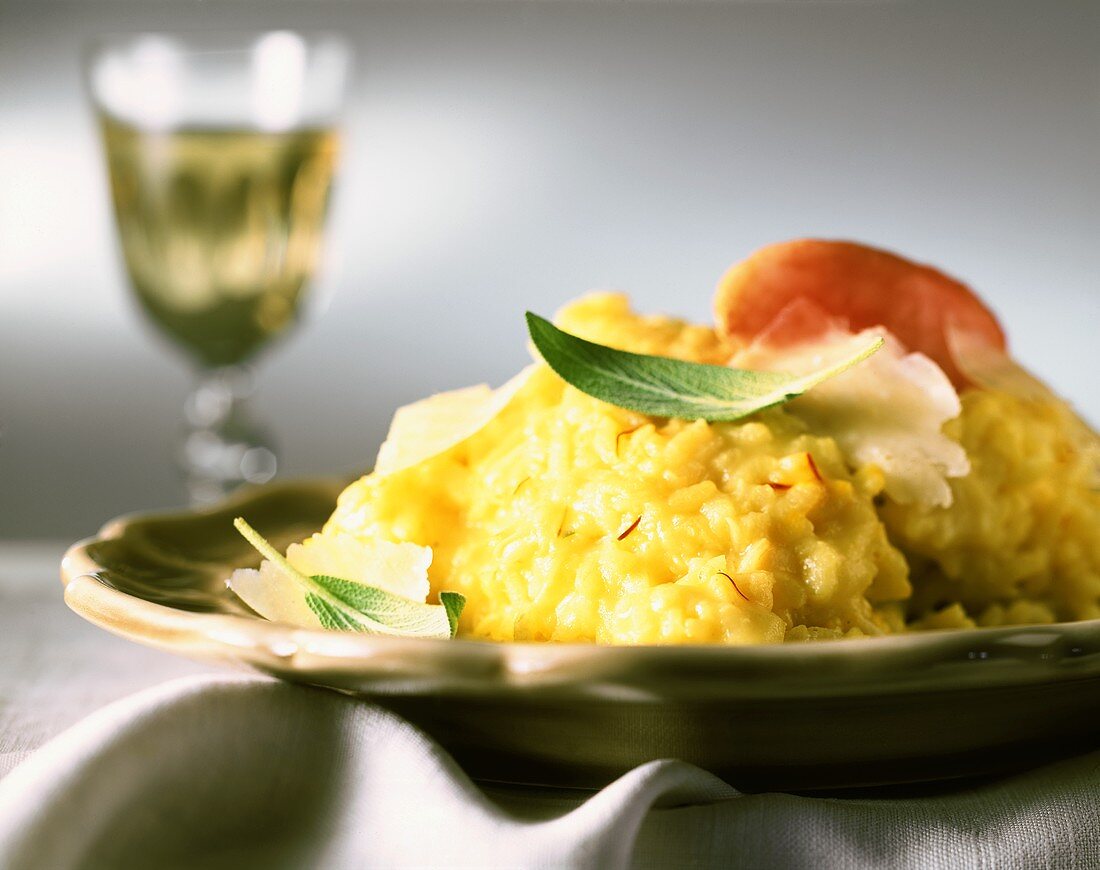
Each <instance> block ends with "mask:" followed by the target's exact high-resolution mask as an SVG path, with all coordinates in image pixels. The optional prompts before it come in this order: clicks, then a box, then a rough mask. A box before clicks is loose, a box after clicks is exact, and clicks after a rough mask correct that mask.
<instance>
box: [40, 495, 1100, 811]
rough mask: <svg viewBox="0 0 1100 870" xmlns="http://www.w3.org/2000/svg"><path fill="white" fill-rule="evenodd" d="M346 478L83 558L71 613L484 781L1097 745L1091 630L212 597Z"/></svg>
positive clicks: (889, 768) (139, 525) (69, 569)
mask: <svg viewBox="0 0 1100 870" xmlns="http://www.w3.org/2000/svg"><path fill="white" fill-rule="evenodd" d="M344 483H345V481H342V480H307V481H300V482H289V483H275V484H269V485H267V486H263V487H258V488H255V489H251V490H248V491H245V492H243V493H241V494H239V495H237V496H235V497H234V498H233V499H231V500H230V501H228V502H226V503H224V504H222V505H219V506H217V507H215V508H213V509H211V510H206V511H197V512H181V513H172V514H157V515H147V516H134V517H128V518H123V519H120V520H116V521H114V522H112V523H109V524H108V525H107V526H106V527H105V528H104V529H103V531H102V532H101V533H100V534H99V536H98V537H96V538H93V539H90V540H87V541H83V542H81V543H79V544H76V545H75V546H74V547H72V549H70V550H69V552H68V554H67V555H66V556H65V560H64V562H63V564H62V577H63V580H64V582H65V584H66V589H65V600H66V602H68V604H69V606H70V607H72V609H73V610H75V611H76V612H77V613H79V614H80V615H81V616H83V617H85V618H86V619H88V620H90V621H92V622H94V623H95V624H97V625H100V626H102V627H104V628H106V629H108V630H109V631H112V632H114V633H116V634H119V635H122V636H123V637H127V638H130V639H131V640H135V641H138V642H139V643H144V644H148V645H150V646H155V647H159V648H161V649H165V650H169V651H172V652H176V653H180V654H182V655H186V656H189V657H192V658H198V659H206V660H214V661H221V662H228V663H232V664H236V665H240V666H244V667H248V668H253V669H255V670H257V671H262V672H263V673H266V674H273V675H275V676H278V677H282V678H285V679H288V680H294V681H298V682H303V683H310V684H315V685H319V686H327V687H331V688H333V689H339V690H341V691H346V692H352V693H356V694H362V695H365V696H368V697H370V698H372V699H373V700H375V701H377V702H379V703H382V704H385V705H386V706H388V707H390V708H392V709H394V710H396V711H398V712H399V713H401V714H403V715H404V716H406V717H407V718H409V719H410V720H412V721H413V722H415V723H416V724H418V725H420V726H421V727H422V728H424V729H425V730H426V731H427V732H428V733H430V734H431V735H433V736H434V737H435V738H436V739H438V740H439V741H440V742H441V743H443V745H444V746H446V747H447V748H448V749H449V750H450V751H451V752H452V753H453V754H454V755H455V756H456V757H457V758H458V760H459V761H460V762H461V763H462V764H463V765H464V766H465V767H466V769H467V770H468V771H470V772H471V774H472V775H474V776H475V777H478V778H482V779H491V780H503V781H509V782H524V783H543V784H555V785H563V786H573V787H596V786H599V785H602V784H604V783H606V782H607V781H609V780H610V779H612V778H613V777H615V776H616V775H618V774H620V773H622V772H623V771H625V770H627V769H629V768H631V767H633V766H634V765H636V764H639V763H641V762H644V761H648V760H650V759H653V758H664V757H675V758H682V759H685V760H687V761H690V762H693V763H695V764H698V765H700V766H701V767H704V768H707V769H710V770H712V771H714V772H715V773H717V774H719V775H720V776H722V777H724V778H726V779H727V780H728V781H729V782H731V783H733V784H734V785H737V786H739V787H742V788H746V789H760V788H769V789H777V788H783V789H819V788H848V787H856V786H865V785H881V784H890V783H903V782H916V781H928V780H939V779H948V778H953V777H962V776H973V775H980V774H987V773H993V772H1000V771H1004V770H1006V769H1009V768H1017V767H1021V766H1026V765H1027V764H1029V763H1035V762H1037V761H1039V760H1044V759H1046V758H1048V757H1051V756H1052V755H1054V754H1058V753H1064V752H1069V751H1071V750H1074V749H1078V748H1084V746H1086V745H1092V743H1093V741H1094V740H1096V741H1098V742H1100V736H1098V734H1097V731H1098V729H1097V727H1096V724H1095V723H1096V722H1097V717H1098V715H1100V621H1091V622H1079V623H1072V624H1062V625H1054V626H1035V627H1025V628H1000V629H982V630H972V631H944V632H929V633H923V634H914V635H907V636H899V637H886V638H876V639H871V640H845V641H826V642H818V643H806V644H792V645H784V646H760V647H709V646H697V647H654V646H644V647H601V646H596V645H587V644H585V645H582V644H557V645H549V644H527V643H516V644H494V643H484V642H478V641H468V640H453V641H436V640H420V639H409V640H405V639H394V638H384V637H368V636H365V635H359V634H352V633H343V632H323V631H309V630H304V629H298V628H293V627H291V626H287V625H281V624H278V623H271V622H267V621H265V620H263V619H260V618H259V617H257V616H255V615H254V614H252V613H251V612H250V611H249V610H248V609H247V608H245V607H243V606H242V605H241V604H240V603H239V602H237V601H236V600H235V599H234V597H233V596H232V595H231V594H230V593H228V592H227V590H226V588H225V582H224V581H225V578H226V577H227V576H228V575H229V573H230V571H232V569H234V568H237V567H242V566H249V565H255V563H256V555H255V553H254V552H253V551H252V550H251V548H250V547H249V546H248V545H247V544H246V543H245V542H244V541H243V539H241V537H240V536H239V535H238V534H237V533H236V531H234V529H233V526H232V523H231V521H232V518H233V517H234V516H236V515H243V516H245V517H246V518H247V519H248V520H249V522H250V523H252V524H253V525H254V526H255V527H256V528H257V529H258V530H259V531H260V532H261V533H262V534H263V535H265V536H266V537H267V538H269V539H270V540H271V541H272V542H273V543H275V544H276V545H279V546H280V547H282V546H285V545H287V544H289V543H290V542H292V541H294V540H299V539H301V538H303V537H305V536H306V535H307V534H309V533H310V532H312V531H314V530H316V529H317V528H319V527H320V525H321V524H322V523H323V522H324V520H325V519H327V517H328V515H329V513H330V512H331V511H332V508H333V505H334V502H335V499H336V495H337V493H338V492H339V491H340V489H341V488H342V487H343V485H344Z"/></svg>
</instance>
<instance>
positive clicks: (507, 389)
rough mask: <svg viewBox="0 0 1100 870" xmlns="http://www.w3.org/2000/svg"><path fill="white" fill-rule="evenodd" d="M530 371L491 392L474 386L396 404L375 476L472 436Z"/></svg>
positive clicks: (501, 407)
mask: <svg viewBox="0 0 1100 870" xmlns="http://www.w3.org/2000/svg"><path fill="white" fill-rule="evenodd" d="M534 370H535V366H528V367H527V368H525V369H523V371H521V372H520V373H519V374H517V375H516V376H515V377H514V378H512V379H511V380H510V381H508V383H506V384H504V385H503V386H502V387H500V388H499V389H496V390H493V389H491V388H490V387H489V386H488V385H487V384H478V385H477V386H474V387H465V388H464V389H461V390H452V391H451V392H449V393H439V394H437V395H434V396H429V397H428V398H426V399H422V400H421V401H419V402H414V403H413V404H411V405H405V406H404V407H403V408H398V409H397V412H396V413H395V414H394V415H393V422H392V423H390V431H389V433H388V434H387V435H386V440H385V441H384V442H383V443H382V446H381V448H379V450H378V458H377V459H376V460H375V463H374V472H375V474H377V475H384V474H396V473H397V472H399V471H404V470H405V469H406V468H411V467H412V466H414V465H419V464H420V463H421V462H424V461H426V460H428V459H431V458H432V457H433V456H438V455H439V454H440V453H443V452H445V451H447V450H450V449H451V448H452V447H455V446H457V445H459V444H461V443H462V442H463V441H465V440H466V439H467V438H470V437H472V436H474V435H476V434H477V433H478V432H480V431H481V430H482V429H484V428H485V427H486V426H487V425H488V424H489V423H490V422H491V421H492V420H493V419H494V418H495V417H496V416H497V415H498V414H499V413H500V412H501V411H503V410H504V408H505V407H506V406H507V405H508V403H509V402H511V401H512V398H513V397H514V396H515V395H516V393H517V392H518V391H519V389H520V388H521V387H522V386H523V385H524V384H525V383H527V380H528V378H530V377H531V373H532V372H533V371H534Z"/></svg>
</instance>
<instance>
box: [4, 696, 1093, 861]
mask: <svg viewBox="0 0 1100 870" xmlns="http://www.w3.org/2000/svg"><path fill="white" fill-rule="evenodd" d="M491 794H492V795H493V797H492V798H490V797H489V796H487V795H486V793H485V792H483V791H481V790H480V789H479V788H478V787H477V786H476V785H474V784H473V783H472V782H471V781H470V780H469V778H468V777H466V776H465V774H464V773H463V772H462V771H461V770H460V769H459V767H458V766H457V765H456V764H455V763H454V761H453V760H452V759H451V758H450V757H449V756H448V755H447V754H446V753H445V752H444V751H443V750H442V749H440V748H439V746H438V745H436V744H435V743H434V742H433V741H432V740H430V739H429V738H427V737H426V736H424V735H423V734H422V733H421V732H419V731H418V730H417V729H415V728H413V727H412V726H411V725H409V724H408V723H406V722H404V721H403V720H401V719H400V718H398V717H396V716H394V715H392V714H390V713H388V712H385V711H383V710H381V709H380V708H378V707H375V706H373V705H371V704H369V703H365V702H363V701H361V700H356V699H353V698H348V697H345V696H342V695H338V694H336V693H332V692H326V691H323V690H320V689H309V688H303V687H299V686H292V685H287V684H283V683H279V682H275V681H270V680H264V679H255V678H232V677H191V678H185V679H181V680H176V681H173V682H171V683H167V684H165V685H162V686H159V687H157V688H154V689H150V690H147V691H144V692H141V693H139V694H137V695H134V696H132V697H130V698H127V699H124V700H122V701H119V702H116V703H114V704H111V705H109V706H108V707H105V708H103V709H102V710H100V711H98V712H97V713H95V714H93V715H91V716H89V717H88V718H86V719H85V720H84V721H82V722H80V723H78V724H77V725H75V726H74V727H72V728H71V729H69V730H68V731H67V732H65V733H63V734H62V735H60V736H59V737H57V738H55V739H54V740H53V741H51V742H50V743H49V744H47V745H46V746H44V747H43V748H42V749H40V750H39V751H38V752H36V753H35V754H34V755H32V756H31V757H30V758H29V759H28V760H27V761H25V762H24V763H23V764H22V765H20V766H19V767H17V768H16V769H15V770H14V771H13V772H12V773H10V774H9V775H8V776H7V777H6V778H5V779H4V780H2V781H0V867H3V868H6V870H42V868H49V870H75V868H82V870H98V868H111V870H124V868H165V870H170V868H184V867H186V868H250V867H263V868H284V867H285V868H337V870H342V868H366V867H395V868H400V867H514V868H540V867H574V868H588V867H593V868H597V867H598V868H620V867H628V866H635V867H674V866H675V867H712V866H713V867H718V866H722V867H730V866H745V867H822V866H829V867H840V868H870V867H914V868H915V867H933V868H934V867H967V866H973V867H998V868H1001V867H1005V868H1034V867H1059V868H1061V867H1067V868H1070V867H1072V868H1093V867H1100V810H1098V807H1097V803H1098V801H1097V797H1098V796H1100V753H1098V754H1094V755H1089V756H1085V757H1083V758H1079V759H1074V760H1071V761H1067V762H1062V763H1060V764H1056V765H1051V766H1049V767H1047V768H1044V769H1041V770H1038V771H1034V772H1032V773H1029V774H1026V775H1022V776H1018V777H1015V778H1012V779H1010V780H1006V781H1003V782H1000V783H995V784H991V785H987V786H983V787H980V788H974V789H968V790H963V791H959V792H955V793H952V794H950V795H946V796H934V797H915V798H905V799H872V798H862V799H844V800H842V799H836V798H807V797H795V796H791V795H783V794H764V795H744V796H742V795H738V793H737V792H736V791H734V790H733V789H731V788H730V787H729V786H727V785H726V784H724V783H723V782H721V781H720V780H718V779H716V778H715V777H713V776H711V775H710V774H708V773H705V772H704V771H702V770H699V769H698V768H695V767H692V766H691V765H687V764H684V763H681V762H677V761H656V762H652V763H650V764H646V765H643V766H641V767H639V768H637V769H635V770H633V771H631V772H630V773H628V774H626V775H625V776H623V777H622V778H620V779H619V780H617V781H616V782H615V783H613V784H611V785H609V786H608V787H607V788H605V789H604V790H603V791H601V792H599V793H597V794H595V795H593V796H590V797H589V796H580V797H578V796H576V795H575V794H574V793H571V792H553V791H548V792H535V791H530V790H519V791H515V792H508V791H507V790H503V789H496V790H494V791H492V792H491Z"/></svg>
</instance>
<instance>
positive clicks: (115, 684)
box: [0, 542, 227, 777]
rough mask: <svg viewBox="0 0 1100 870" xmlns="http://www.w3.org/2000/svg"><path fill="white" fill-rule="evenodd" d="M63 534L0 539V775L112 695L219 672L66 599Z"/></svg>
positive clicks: (122, 694)
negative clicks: (121, 632)
mask: <svg viewBox="0 0 1100 870" xmlns="http://www.w3.org/2000/svg"><path fill="white" fill-rule="evenodd" d="M65 548H66V544H65V543H62V542H56V543H53V542H46V543H18V542H0V777H2V776H4V775H5V774H6V773H7V772H8V771H10V770H11V769H12V768H13V767H15V765H17V764H18V763H19V762H20V761H22V760H23V759H24V758H25V757H26V756H27V755H28V754H30V753H31V752H33V751H34V750H35V749H37V748H38V747H39V746H41V745H42V744H43V743H45V742H46V741H47V740H49V739H50V738H51V737H54V736H56V735H57V734H59V733H60V732H61V731H63V730H65V729H66V728H67V727H69V726H70V725H72V724H73V723H75V722H76V721H77V720H79V719H81V718H83V717H84V716H86V715H88V714H89V713H91V712H93V711H94V710H96V709H98V708H99V707H102V706H103V705H104V704H107V703H109V702H111V701H114V700H116V699H118V698H122V697H124V696H126V695H129V694H132V693H133V692H137V691H139V690H141V689H145V688H148V687H149V686H154V685H156V684H158V683H162V682H164V681H165V680H170V679H173V678H175V677H183V676H188V675H191V674H202V673H219V672H220V673H226V672H227V671H226V670H225V669H219V668H218V667H217V666H213V665H209V664H200V663H197V662H190V661H187V660H186V659H182V658H177V657H175V656H171V655H169V654H167V653H163V652H159V651H157V650H153V649H148V648H146V647H143V646H140V645H138V644H135V643H132V642H130V641H126V640H123V639H122V638H119V637H115V636H114V635H112V634H109V633H108V632H106V631H104V630H103V629H101V628H97V627H96V626H94V625H91V624H90V623H88V622H85V621H84V620H83V619H81V618H80V617H79V616H77V615H76V614H75V613H73V612H72V611H71V610H69V609H68V608H67V607H66V606H65V601H64V598H63V596H62V586H61V579H60V564H61V557H62V555H63V554H64V551H65Z"/></svg>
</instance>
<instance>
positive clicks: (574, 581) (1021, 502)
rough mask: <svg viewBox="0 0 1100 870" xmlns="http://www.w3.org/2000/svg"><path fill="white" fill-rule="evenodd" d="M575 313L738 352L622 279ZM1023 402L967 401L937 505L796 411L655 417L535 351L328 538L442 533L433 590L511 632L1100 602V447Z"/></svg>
mask: <svg viewBox="0 0 1100 870" xmlns="http://www.w3.org/2000/svg"><path fill="white" fill-rule="evenodd" d="M558 323H559V325H561V326H562V328H564V329H566V330H568V331H570V332H573V333H575V334H578V335H581V336H583V337H586V338H589V339H591V340H593V341H597V342H600V343H603V344H608V345H612V346H615V347H620V348H624V349H628V350H633V351H636V352H641V353H660V354H664V355H668V356H675V357H679V358H682V359H689V360H695V361H699V362H710V363H721V362H724V361H725V360H726V359H728V357H729V355H730V350H731V349H730V348H729V347H728V346H726V345H724V344H723V342H722V340H721V339H720V338H719V337H718V336H717V335H716V333H715V332H714V331H713V330H712V329H709V328H705V327H700V326H692V325H689V324H685V323H682V322H680V321H676V320H672V319H669V318H663V317H642V316H639V315H636V314H634V313H632V312H631V311H630V309H629V307H628V304H627V302H626V300H625V298H623V297H621V296H615V295H597V296H592V297H587V298H585V299H583V300H581V301H579V302H577V303H574V304H573V305H572V306H570V307H569V308H567V309H566V310H565V311H563V312H562V313H561V315H560V316H559V318H558ZM1019 401H1020V400H1017V399H1014V398H1013V397H1010V396H1007V395H1004V394H1000V393H993V392H986V391H971V392H968V393H966V394H964V396H963V408H964V410H963V414H962V416H961V418H959V419H958V420H957V421H954V422H953V423H952V424H950V425H951V428H950V429H949V431H948V434H950V435H951V436H952V437H954V438H957V439H958V440H959V441H960V442H961V443H962V444H963V445H964V447H965V448H966V449H967V450H968V451H969V453H970V456H971V462H972V465H973V471H972V472H971V474H970V475H969V476H967V477H965V478H961V479H959V480H955V481H953V482H952V488H953V490H954V493H955V501H954V504H953V505H952V506H951V507H949V508H938V509H929V508H924V507H921V506H920V505H905V506H903V505H899V504H895V503H893V502H892V501H890V500H889V499H888V498H886V496H885V495H884V493H883V489H884V477H883V473H882V472H881V470H880V469H878V468H877V467H875V466H873V465H867V466H863V467H858V468H852V467H849V466H848V464H846V462H845V458H844V456H843V455H842V453H841V451H840V449H839V448H838V446H837V444H836V442H835V441H834V440H833V439H832V438H827V437H820V436H817V435H815V434H814V433H812V432H810V431H807V427H806V425H805V424H804V423H803V422H801V421H800V420H799V419H798V418H797V417H796V416H795V415H793V414H791V413H788V412H787V411H784V410H783V409H776V410H770V411H766V412H763V413H761V414H758V415H756V416H754V417H753V418H750V419H749V420H748V421H742V422H736V423H706V422H703V421H694V422H689V421H682V420H660V419H654V418H649V417H646V416H644V415H640V414H636V413H633V412H631V411H626V410H623V409H620V408H616V407H614V406H611V405H608V404H605V403H603V402H600V401H598V400H595V399H593V398H590V397H589V396H586V395H584V394H582V393H580V392H578V391H577V390H575V389H573V388H572V387H570V386H568V385H567V384H565V383H564V382H563V381H562V380H561V379H560V378H558V377H557V376H556V375H555V374H554V373H553V372H552V371H550V369H549V368H547V367H546V366H545V365H539V366H537V367H536V370H535V371H534V373H533V374H532V375H531V377H530V378H529V379H528V380H527V381H526V383H524V384H523V386H522V387H521V388H520V389H519V391H518V392H517V393H516V395H515V397H514V398H513V399H512V400H511V401H510V402H509V404H507V405H506V407H505V408H504V410H503V411H502V412H500V413H499V414H498V415H497V416H496V417H495V418H494V419H493V420H492V421H491V422H490V423H489V424H488V425H487V426H485V428H483V429H481V430H480V431H479V432H477V434H475V435H473V436H472V437H470V438H468V439H466V440H465V441H463V442H461V443H459V444H456V445H454V446H452V447H450V448H449V449H447V450H445V451H444V452H442V453H439V454H437V455H435V456H433V457H431V458H428V459H426V460H425V461H422V462H419V463H417V464H414V465H412V466H411V467H408V468H405V469H403V470H400V471H397V472H395V473H388V474H382V473H375V474H370V475H367V476H366V477H364V478H362V479H361V480H359V481H357V482H356V483H354V484H352V485H351V486H350V487H349V488H348V489H347V490H346V491H345V492H344V494H343V495H342V497H341V498H340V501H339V505H338V507H337V510H336V512H335V513H334V515H333V517H332V518H331V520H330V521H329V523H328V525H327V526H326V528H325V532H326V533H328V532H346V533H350V534H353V535H356V536H359V537H361V538H364V539H366V540H374V539H378V538H382V539H385V540H389V541H395V542H410V543H415V544H419V545H422V546H429V547H431V548H432V551H433V554H434V555H433V561H432V565H431V568H430V572H429V576H430V579H431V582H432V588H433V592H438V591H439V590H440V589H441V588H443V589H453V590H456V591H459V592H462V593H463V594H465V595H466V597H467V606H466V610H465V612H464V613H463V615H462V621H461V625H460V632H461V633H462V634H463V635H466V636H470V637H477V638H485V639H492V640H501V641H510V640H538V641H596V642H600V643H619V644H638V643H687V642H692V643H707V642H713V643H735V644H747V643H771V642H779V641H783V640H802V639H810V638H835V637H848V636H865V635H877V634H883V633H890V632H899V631H904V630H906V629H907V627H910V626H913V627H920V628H925V627H940V626H962V625H972V624H982V625H993V624H1001V623H1006V622H1043V621H1051V620H1054V619H1079V618H1085V617H1091V616H1100V609H1098V601H1100V534H1098V532H1100V494H1098V493H1097V492H1096V491H1095V490H1093V489H1092V484H1093V480H1092V477H1091V476H1090V474H1089V462H1090V460H1089V458H1088V457H1087V456H1085V454H1084V451H1082V450H1080V449H1079V442H1078V441H1076V440H1074V438H1072V437H1069V436H1068V435H1067V432H1069V431H1070V430H1071V429H1072V426H1070V422H1069V419H1068V418H1067V417H1066V415H1068V414H1069V412H1068V411H1067V410H1065V409H1064V408H1063V407H1062V406H1060V405H1057V406H1056V405H1054V404H1051V405H1048V406H1038V405H1036V406H1034V407H1027V408H1021V407H1020V406H1019ZM1033 404H1034V403H1033ZM1077 425H1079V424H1077ZM910 576H912V585H911V583H910ZM914 587H915V588H914Z"/></svg>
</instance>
